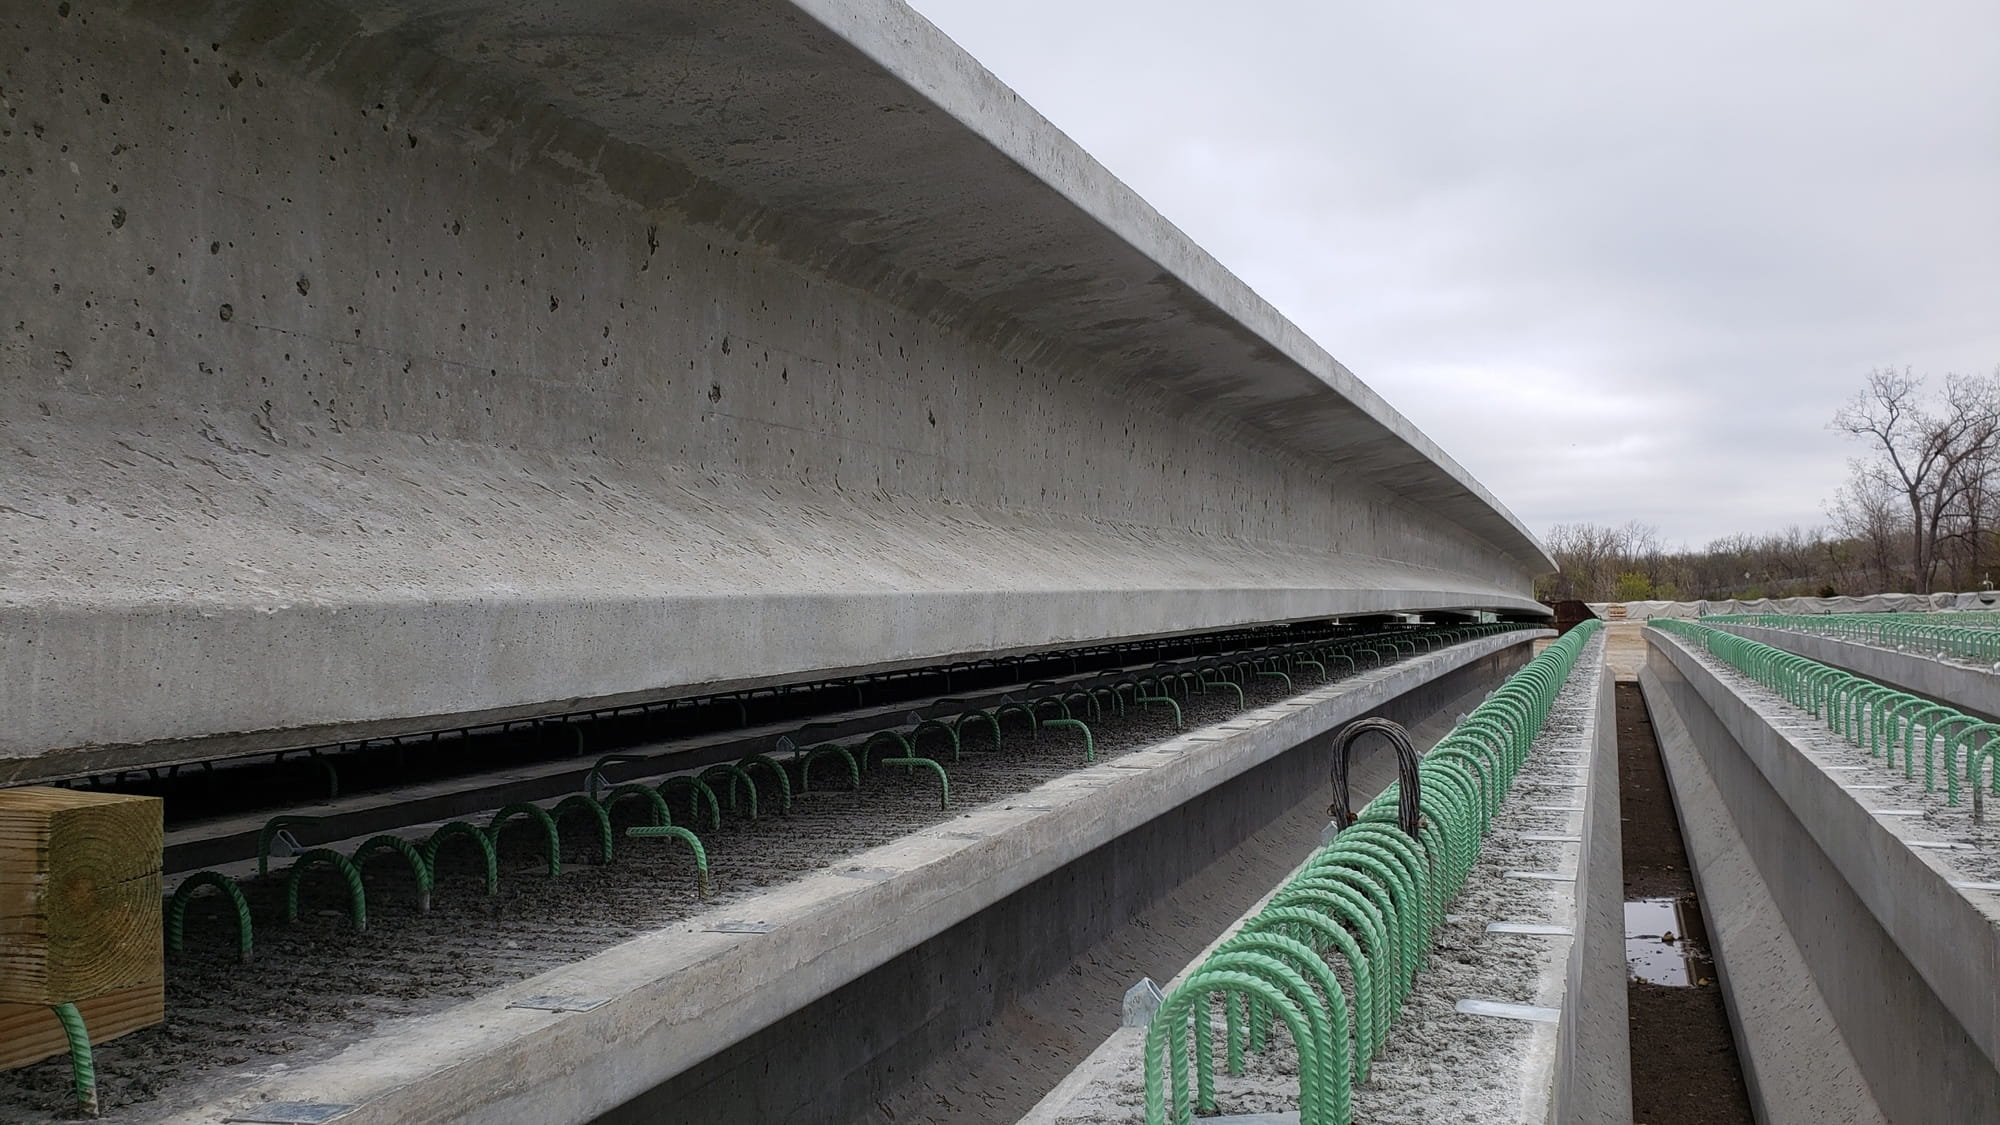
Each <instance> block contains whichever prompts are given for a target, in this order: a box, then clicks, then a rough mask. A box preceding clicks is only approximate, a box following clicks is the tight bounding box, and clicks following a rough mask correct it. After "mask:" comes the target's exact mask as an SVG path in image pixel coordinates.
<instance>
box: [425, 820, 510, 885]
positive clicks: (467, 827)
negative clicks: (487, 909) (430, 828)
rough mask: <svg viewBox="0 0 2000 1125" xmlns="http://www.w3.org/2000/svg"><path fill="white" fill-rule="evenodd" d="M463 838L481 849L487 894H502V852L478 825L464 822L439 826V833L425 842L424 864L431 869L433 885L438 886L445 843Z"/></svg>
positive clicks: (432, 835)
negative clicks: (439, 867)
mask: <svg viewBox="0 0 2000 1125" xmlns="http://www.w3.org/2000/svg"><path fill="white" fill-rule="evenodd" d="M459 837H463V838H465V839H468V840H471V841H472V842H473V844H474V846H476V847H477V848H478V849H479V856H480V858H481V859H483V860H484V861H485V862H486V893H487V894H489V895H496V894H499V893H500V852H499V849H498V848H496V847H494V845H493V838H492V837H491V836H488V835H487V834H486V833H485V832H482V831H481V830H480V829H479V826H478V825H476V824H469V823H467V822H465V821H463V820H454V821H449V822H447V823H445V824H442V825H439V826H438V829H437V831H435V832H433V833H431V837H430V839H428V840H425V841H424V863H425V864H427V865H429V867H430V869H431V884H432V886H436V884H437V871H438V853H439V852H440V851H442V850H443V849H444V845H445V841H447V840H452V839H457V838H459Z"/></svg>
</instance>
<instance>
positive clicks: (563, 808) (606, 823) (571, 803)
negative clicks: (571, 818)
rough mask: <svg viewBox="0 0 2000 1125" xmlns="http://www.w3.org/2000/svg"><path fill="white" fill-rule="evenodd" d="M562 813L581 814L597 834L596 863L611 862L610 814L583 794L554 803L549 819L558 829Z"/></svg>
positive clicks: (573, 795) (575, 794)
mask: <svg viewBox="0 0 2000 1125" xmlns="http://www.w3.org/2000/svg"><path fill="white" fill-rule="evenodd" d="M662 803H664V802H662ZM564 813H582V814H583V815H584V817H586V818H587V820H588V822H589V824H590V827H591V828H593V829H594V830H596V833H597V862H599V863H610V862H611V858H612V857H611V813H610V811H609V810H608V809H606V808H605V807H604V806H603V805H601V804H599V803H598V802H597V801H595V800H593V799H592V798H591V797H589V796H588V795H586V794H583V793H572V794H570V795H569V796H567V797H564V798H563V799H562V800H560V801H557V802H556V806H555V808H553V809H550V810H549V819H550V820H553V821H555V822H556V823H557V825H558V827H560V825H561V823H562V818H563V814H564Z"/></svg>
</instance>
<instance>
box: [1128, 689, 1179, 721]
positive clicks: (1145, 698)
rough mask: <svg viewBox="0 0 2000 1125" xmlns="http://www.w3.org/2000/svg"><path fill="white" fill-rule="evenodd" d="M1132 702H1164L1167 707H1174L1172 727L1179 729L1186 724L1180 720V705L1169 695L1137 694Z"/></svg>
mask: <svg viewBox="0 0 2000 1125" xmlns="http://www.w3.org/2000/svg"><path fill="white" fill-rule="evenodd" d="M1132 702H1133V703H1135V704H1138V703H1164V704H1166V705H1167V706H1169V707H1171V708H1173V709H1174V729H1175V730H1179V729H1181V728H1182V727H1183V726H1185V725H1186V724H1185V723H1183V722H1182V721H1181V705H1180V704H1178V703H1176V702H1174V701H1173V699H1172V698H1170V697H1168V696H1165V695H1141V696H1137V697H1135V698H1134V699H1133V700H1132Z"/></svg>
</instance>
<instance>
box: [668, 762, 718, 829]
mask: <svg viewBox="0 0 2000 1125" xmlns="http://www.w3.org/2000/svg"><path fill="white" fill-rule="evenodd" d="M659 790H660V796H661V797H662V798H671V797H672V796H673V794H675V793H677V792H680V791H681V790H686V791H687V794H688V819H689V820H693V821H699V820H700V819H701V810H702V803H703V802H704V801H706V802H707V807H708V828H709V831H711V832H715V831H720V830H721V828H722V802H721V801H719V800H717V799H716V796H715V790H713V789H711V788H709V786H708V782H706V781H703V780H702V779H701V778H699V777H695V776H693V775H691V774H684V773H683V774H675V775H674V776H672V777H670V778H668V779H666V780H665V781H662V782H660V786H659Z"/></svg>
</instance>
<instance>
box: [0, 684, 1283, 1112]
mask: <svg viewBox="0 0 2000 1125" xmlns="http://www.w3.org/2000/svg"><path fill="white" fill-rule="evenodd" d="M1271 683H1272V686H1270V687H1265V688H1251V689H1248V690H1247V691H1246V695H1247V697H1248V701H1249V705H1250V706H1251V707H1253V708H1254V707H1257V706H1262V705H1265V704H1269V703H1273V702H1277V701H1278V700H1280V699H1282V698H1285V696H1286V694H1287V693H1286V692H1285V690H1284V689H1283V688H1282V687H1280V686H1277V685H1276V683H1275V681H1273V682H1271ZM1302 686H1303V685H1302ZM1184 710H1185V712H1186V722H1187V725H1188V726H1189V727H1195V726H1201V725H1205V724H1210V723H1216V722H1221V721H1224V720H1226V719H1228V718H1229V717H1230V716H1232V715H1234V714H1236V713H1237V708H1236V707H1235V701H1234V696H1233V694H1231V695H1228V696H1227V697H1225V695H1224V694H1223V693H1215V694H1211V695H1207V696H1197V697H1195V700H1194V701H1193V703H1192V704H1191V705H1184ZM1092 731H1093V733H1094V734H1095V735H1096V740H1097V754H1098V757H1099V758H1100V759H1104V758H1114V757H1118V756H1120V755H1122V754H1125V753H1129V752H1131V751H1133V750H1135V749H1140V748H1143V747H1146V746H1149V745H1152V744H1154V743H1157V742H1159V741H1162V740H1163V739H1165V738H1167V737H1169V736H1170V735H1171V734H1173V733H1174V732H1173V728H1172V721H1171V719H1170V718H1169V717H1168V715H1167V714H1166V712H1165V711H1163V710H1160V709H1149V711H1148V712H1146V713H1136V714H1131V715H1127V716H1125V717H1122V718H1119V717H1107V718H1106V719H1105V720H1104V721H1103V722H1101V723H1093V724H1092ZM1017 732H1018V727H1015V726H1013V724H1010V731H1009V736H1008V739H1007V743H1006V747H1005V749H1004V750H1002V751H1000V752H998V753H996V752H994V751H993V750H990V749H984V748H983V747H985V746H987V745H989V744H988V743H986V741H985V738H984V735H983V732H981V731H969V732H968V735H967V745H968V748H967V750H966V752H965V756H964V758H963V759H962V760H961V761H958V762H955V763H946V768H947V770H948V771H949V773H950V777H951V792H952V803H953V806H954V808H955V809H970V808H973V807H976V806H978V805H980V804H983V803H985V802H988V801H992V800H995V799H998V798H1002V797H1006V796H1008V795H1010V794H1014V793H1019V792H1022V791H1024V790H1027V789H1030V788H1033V787H1034V786H1036V785H1039V784H1041V783H1043V782H1045V781H1048V780H1050V779H1051V778H1055V777H1059V776H1061V775H1063V774H1065V773H1067V772H1070V771H1071V770H1073V769H1075V768H1077V767H1078V766H1080V765H1081V764H1082V763H1081V746H1080V744H1079V740H1078V739H1077V737H1076V736H1075V734H1074V733H1073V732H1063V731H1051V732H1046V733H1045V734H1044V735H1043V737H1042V739H1041V741H1040V742H1039V743H1033V742H1029V741H1027V740H1025V739H1023V738H1021V737H1020V736H1019V735H1018V733H1017ZM821 770H822V771H824V773H823V774H821V773H819V772H818V771H816V777H820V778H821V779H822V780H821V781H820V784H826V783H827V782H826V781H825V780H824V778H830V777H831V776H832V774H833V773H834V772H835V771H833V770H831V769H828V768H827V767H826V766H825V765H824V764H823V765H822V767H821ZM765 784H768V781H767V782H765ZM762 800H764V801H765V802H766V803H767V804H770V805H775V800H776V798H775V794H774V793H766V794H765V795H764V796H763V798H762ZM619 812H620V816H619V824H618V827H619V828H620V829H621V830H622V828H623V826H624V825H625V824H627V823H637V822H638V816H639V813H638V810H637V808H636V806H635V805H633V804H631V803H627V804H625V805H623V806H621V808H620V810H619ZM956 815H957V814H956V813H955V812H952V811H947V810H941V809H939V807H938V802H937V780H936V778H935V777H934V776H931V775H927V774H922V773H919V774H917V775H916V776H915V777H914V778H913V779H912V778H906V777H905V776H904V771H901V770H896V769H883V768H879V767H878V768H877V769H876V770H874V771H873V772H871V773H870V774H869V775H868V776H867V786H866V788H864V789H862V790H861V791H859V792H851V791H846V790H836V789H826V790H823V789H820V788H815V789H814V790H813V791H812V792H811V793H810V794H803V795H799V796H798V797H796V799H795V802H794V805H793V811H792V814H791V815H790V816H789V817H781V816H776V815H771V814H770V813H769V812H767V813H766V815H765V816H764V817H763V818H762V819H759V820H757V821H747V820H742V819H737V818H732V817H730V816H728V815H727V813H725V816H724V821H723V825H722V828H721V830H720V831H718V832H709V831H700V835H701V838H702V842H703V843H704V844H705V845H706V847H707V850H708V855H709V863H710V865H711V870H712V873H713V876H714V883H715V892H716V893H715V895H714V897H712V898H711V899H710V900H709V901H707V902H701V901H698V900H697V899H696V897H695V892H694V878H693V868H692V865H691V863H690V862H689V860H688V858H687V853H686V849H684V848H682V847H680V846H678V845H674V846H664V845H663V846H637V847H634V846H630V845H629V844H626V843H624V842H622V841H621V845H620V848H619V856H618V860H617V862H616V863H615V864H612V865H610V866H595V865H591V864H586V863H584V862H581V861H582V859H583V858H584V857H587V856H589V855H591V854H592V851H593V847H594V845H592V844H591V843H590V841H589V839H588V836H587V834H586V833H585V832H584V831H583V830H582V827H581V822H580V821H578V820H576V819H575V818H571V819H570V820H568V821H566V822H565V824H564V826H563V827H564V832H563V854H564V856H565V861H564V864H563V873H562V875H561V876H560V877H559V878H557V879H554V880H551V879H549V878H548V876H547V868H546V864H545V861H544V860H543V859H542V858H541V855H540V851H539V849H538V846H537V844H536V842H535V836H534V834H533V833H532V832H530V831H528V830H526V829H522V828H511V829H510V830H509V831H508V832H507V833H506V834H505V835H504V836H503V837H502V841H501V848H500V852H501V878H500V893H499V894H498V895H497V896H495V897H493V898H490V899H489V898H486V897H485V896H484V895H483V894H481V893H480V884H481V877H480V875H479V874H478V872H477V871H476V870H475V869H476V867H477V866H478V865H477V864H475V862H474V861H473V859H472V855H473V850H472V849H470V848H464V849H461V848H456V847H454V848H450V849H447V851H446V852H445V855H444V857H443V861H442V863H441V865H440V870H439V872H438V886H437V889H436V892H435V894H434V896H433V906H432V909H431V911H430V912H429V913H428V914H418V913H417V912H416V909H415V891H414V888H413V886H412V882H413V880H412V878H411V876H410V874H409V872H408V871H407V869H405V870H402V871H398V870H397V868H396V863H395V862H392V861H391V860H389V859H378V860H376V861H374V862H371V864H370V865H369V867H368V872H367V880H368V892H369V893H368V918H369V927H368V929H367V931H366V932H364V933H359V934H357V933H354V932H353V931H352V930H351V929H350V926H349V922H348V920H347V912H346V909H345V905H344V904H345V895H344V892H342V891H341V890H340V887H339V879H338V877H337V876H335V875H333V874H332V873H331V872H330V871H325V872H316V873H315V874H314V875H313V876H312V877H310V878H309V879H308V880H307V881H306V889H305V892H304V895H303V897H302V920H301V922H300V923H299V924H298V925H285V924H284V923H283V922H282V921H280V919H281V918H282V916H283V893H284V883H283V879H282V877H281V876H278V877H273V878H266V879H260V880H251V881H249V882H247V883H246V884H245V886H244V890H245V893H246V895H247V896H248V897H249V899H250V902H251V907H252V911H253V913H254V916H255V917H256V919H257V933H256V942H257V955H256V958H255V959H254V961H253V962H252V963H251V964H249V965H242V964H240V963H239V962H238V961H237V958H236V955H235V952H234V951H235V924H234V921H233V919H231V918H225V916H224V914H223V912H222V910H221V909H220V907H219V903H218V899H217V898H216V897H214V896H211V895H204V896H202V897H201V898H199V899H196V900H195V903H194V906H193V907H192V908H191V909H190V911H189V914H188V920H187V951H186V953H185V954H182V955H178V956H173V957H170V958H169V962H168V966H167V1021H166V1023H164V1024H162V1025H160V1026H156V1027H152V1028H147V1029H145V1030H143V1031H139V1032H135V1033H133V1034H131V1035H128V1036H125V1037H123V1038H121V1039H117V1040H114V1041H112V1042H109V1043H105V1044H102V1045H100V1046H99V1047H98V1048H97V1051H96V1056H97V1071H98V1075H99V1096H100V1098H101V1100H102V1101H103V1104H104V1106H105V1119H107V1120H112V1121H132V1122H137V1121H146V1120H150V1119H153V1118H156V1117H158V1116H160V1115H161V1114H162V1113H163V1112H164V1110H165V1108H166V1107H165V1106H164V1105H163V1104H162V1103H160V1102H159V1101H157V1099H159V1098H161V1097H162V1096H163V1095H165V1094H167V1093H169V1092H170V1091H171V1090H172V1089H173V1088H175V1087H177V1086H181V1085H184V1084H187V1083H191V1082H195V1081H198V1080H200V1079H201V1078H203V1077H204V1076H219V1075H221V1074H224V1073H227V1072H230V1071H233V1070H240V1069H242V1068H245V1067H246V1066H257V1067H269V1066H270V1065H271V1064H272V1063H273V1062H274V1061H282V1062H284V1063H287V1064H290V1065H294V1066H296V1065H302V1064H304V1063H307V1062H311V1061H315V1060H318V1059H323V1058H326V1057H329V1056H331V1055H332V1054H333V1053H334V1052H335V1051H336V1050H337V1049H339V1048H340V1047H341V1046H343V1045H345V1044H347V1043H350V1042H352V1041H354V1040H356V1039H358V1038H360V1037H362V1036H364V1035H365V1034H366V1033H367V1032H368V1031H369V1029H370V1028H371V1027H373V1026H374V1025H375V1024H376V1023H377V1022H378V1021H380V1020H383V1019H387V1018H390V1017H395V1016H407V1015H419V1014H423V1013H426V1012H432V1011H437V1010H440V1009H443V1008H446V1007H449V1006H451V1005H452V1004H454V1003H456V1002H458V1001H461V1000H464V999H468V998H471V997H473V996H476V995H479V994H481V993H484V992H487V991H490V990H492V989H494V988H496V987H499V986H501V985H504V984H508V983H511V982H514V981H518V980H522V979H525V978H527V977H530V976H533V975H534V974H536V973H539V972H543V971H545V970H548V969H551V968H554V967H556V966H558V965H563V964H567V963H570V962H573V961H576V960H578V959H580V958H583V957H586V956H588V955H590V954H593V953H596V952H599V951H601V950H603V949H606V948H609V947H610V946H612V945H615V944H617V943H618V942H620V941H622V940H625V939H627V938H630V937H632V936H634V935H636V934H639V933H643V932H645V931H648V930H653V929H657V928H659V927H661V926H663V925H665V924H667V923H670V922H672V921H674V920H676V919H679V918H684V917H687V916H688V915H691V914H693V913H695V912H696V911H697V910H700V909H706V908H707V907H709V906H711V905H715V904H717V903H726V902H728V901H730V900H731V899H732V898H739V897H746V896H748V895H750V894H753V893H755V892H756V891H757V890H758V889H759V888H762V887H767V886H771V885H773V884H777V883H782V882H785V881H787V880H789V879H791V878H794V877H797V876H799V875H802V874H804V873H807V872H811V871H815V870H818V869H820V868H823V867H827V866H830V865H831V864H833V863H835V862H838V861H840V860H841V859H843V858H844V857H846V856H849V855H852V854H854V853H856V852H860V851H864V850H866V849H868V848H871V847H875V846H877V845H880V844H883V843H887V842H889V841H891V840H894V839H897V838H899V837H902V836H906V835H909V834H910V833H912V832H915V831H917V830H919V829H922V828H926V827H929V826H931V825H935V824H938V823H941V822H943V821H946V820H949V819H952V818H953V817H954V816H956ZM631 843H633V844H637V843H639V842H638V841H633V842H631ZM72 1104H73V1100H72V1095H71V1093H70V1073H69V1064H68V1061H67V1059H66V1058H65V1059H63V1060H61V1061H49V1062H44V1063H40V1064H37V1065H35V1066H31V1067H26V1068H23V1069H21V1070H16V1071H11V1072H7V1073H4V1074H0V1122H35V1121H52V1120H63V1119H66V1118H67V1117H68V1116H69V1115H70V1112H71V1111H70V1109H69V1107H70V1106H71V1105H72Z"/></svg>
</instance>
